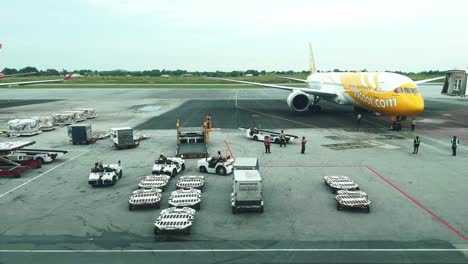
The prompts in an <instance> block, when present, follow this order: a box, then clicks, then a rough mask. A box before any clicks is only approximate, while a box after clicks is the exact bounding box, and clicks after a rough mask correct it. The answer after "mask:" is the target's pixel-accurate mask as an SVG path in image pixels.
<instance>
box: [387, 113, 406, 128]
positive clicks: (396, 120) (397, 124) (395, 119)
mask: <svg viewBox="0 0 468 264" xmlns="http://www.w3.org/2000/svg"><path fill="white" fill-rule="evenodd" d="M405 119H406V117H404V116H392V125H391V126H390V130H393V131H400V130H401V121H402V120H405Z"/></svg>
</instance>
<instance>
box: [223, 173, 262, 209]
mask: <svg viewBox="0 0 468 264" xmlns="http://www.w3.org/2000/svg"><path fill="white" fill-rule="evenodd" d="M263 207H264V201H263V181H262V177H261V176H260V173H259V172H258V171H257V170H235V171H234V177H233V183H232V193H231V208H232V213H233V214H236V213H237V212H239V211H241V210H256V211H258V212H260V213H263Z"/></svg>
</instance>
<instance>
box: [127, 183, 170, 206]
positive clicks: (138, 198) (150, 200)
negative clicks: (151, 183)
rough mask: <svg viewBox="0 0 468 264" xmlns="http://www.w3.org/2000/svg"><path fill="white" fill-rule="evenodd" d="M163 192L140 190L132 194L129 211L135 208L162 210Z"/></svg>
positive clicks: (156, 189)
mask: <svg viewBox="0 0 468 264" xmlns="http://www.w3.org/2000/svg"><path fill="white" fill-rule="evenodd" d="M161 200H162V190H161V189H158V188H152V189H139V190H136V191H133V192H132V195H131V196H130V200H129V201H128V210H130V211H131V210H133V209H135V208H143V207H152V208H161Z"/></svg>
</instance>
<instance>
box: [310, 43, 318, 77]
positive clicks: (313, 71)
mask: <svg viewBox="0 0 468 264" xmlns="http://www.w3.org/2000/svg"><path fill="white" fill-rule="evenodd" d="M309 49H310V74H316V73H317V68H315V59H314V50H313V49H312V43H309Z"/></svg>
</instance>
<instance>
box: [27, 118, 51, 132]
mask: <svg viewBox="0 0 468 264" xmlns="http://www.w3.org/2000/svg"><path fill="white" fill-rule="evenodd" d="M31 119H34V120H36V122H37V123H38V125H39V129H40V130H41V131H51V130H54V129H55V126H54V118H53V117H52V116H35V117H31Z"/></svg>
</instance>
